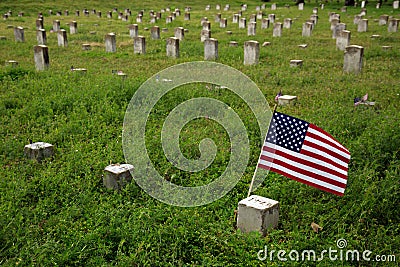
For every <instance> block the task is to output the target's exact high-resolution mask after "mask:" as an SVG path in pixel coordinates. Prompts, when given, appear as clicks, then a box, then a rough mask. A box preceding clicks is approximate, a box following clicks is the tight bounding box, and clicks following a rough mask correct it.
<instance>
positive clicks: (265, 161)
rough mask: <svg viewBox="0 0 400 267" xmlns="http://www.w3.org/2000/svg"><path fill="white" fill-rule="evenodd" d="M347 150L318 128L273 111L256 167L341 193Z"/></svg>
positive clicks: (343, 184) (346, 170)
mask: <svg viewBox="0 0 400 267" xmlns="http://www.w3.org/2000/svg"><path fill="white" fill-rule="evenodd" d="M349 161H350V152H349V151H348V150H347V148H345V147H344V146H343V145H341V144H340V143H339V142H338V141H336V140H335V139H334V138H333V137H332V136H331V135H330V134H328V133H327V132H325V131H324V130H322V129H321V128H319V127H317V126H315V125H313V124H311V123H308V122H306V121H303V120H300V119H297V118H294V117H291V116H288V115H286V114H282V113H279V112H275V113H274V114H273V117H272V120H271V123H270V126H269V129H268V133H267V136H266V138H265V141H264V145H263V147H262V150H261V155H260V160H259V162H258V167H260V168H263V169H267V170H271V171H273V172H276V173H279V174H281V175H283V176H286V177H288V178H290V179H293V180H296V181H299V182H301V183H304V184H307V185H310V186H313V187H316V188H318V189H320V190H324V191H326V192H330V193H333V194H336V195H339V196H343V194H344V191H345V188H346V184H347V172H348V163H349Z"/></svg>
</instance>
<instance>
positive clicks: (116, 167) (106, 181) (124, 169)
mask: <svg viewBox="0 0 400 267" xmlns="http://www.w3.org/2000/svg"><path fill="white" fill-rule="evenodd" d="M130 170H133V165H131V164H111V165H108V166H107V167H105V169H104V171H105V175H104V176H103V185H104V186H105V187H106V188H109V189H121V188H123V187H124V186H125V185H127V184H128V183H129V182H130V181H131V180H132V175H131V173H130Z"/></svg>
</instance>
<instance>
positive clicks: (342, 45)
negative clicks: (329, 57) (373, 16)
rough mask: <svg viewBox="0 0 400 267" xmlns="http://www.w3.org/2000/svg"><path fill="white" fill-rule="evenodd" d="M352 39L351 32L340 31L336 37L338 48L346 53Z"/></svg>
mask: <svg viewBox="0 0 400 267" xmlns="http://www.w3.org/2000/svg"><path fill="white" fill-rule="evenodd" d="M350 37H351V32H350V31H346V30H342V31H339V32H338V33H337V35H336V48H337V49H339V50H341V51H344V50H345V49H346V47H347V46H349V45H350Z"/></svg>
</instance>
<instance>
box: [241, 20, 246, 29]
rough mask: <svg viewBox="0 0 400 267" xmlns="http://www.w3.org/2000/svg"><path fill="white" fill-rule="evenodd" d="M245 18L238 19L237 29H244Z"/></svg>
mask: <svg viewBox="0 0 400 267" xmlns="http://www.w3.org/2000/svg"><path fill="white" fill-rule="evenodd" d="M246 24H247V23H246V18H240V19H239V29H246Z"/></svg>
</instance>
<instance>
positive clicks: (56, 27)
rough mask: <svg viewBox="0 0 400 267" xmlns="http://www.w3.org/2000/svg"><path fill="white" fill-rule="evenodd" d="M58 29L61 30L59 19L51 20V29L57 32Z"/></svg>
mask: <svg viewBox="0 0 400 267" xmlns="http://www.w3.org/2000/svg"><path fill="white" fill-rule="evenodd" d="M59 30H61V28H60V21H59V20H54V21H53V31H55V32H58V31H59Z"/></svg>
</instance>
